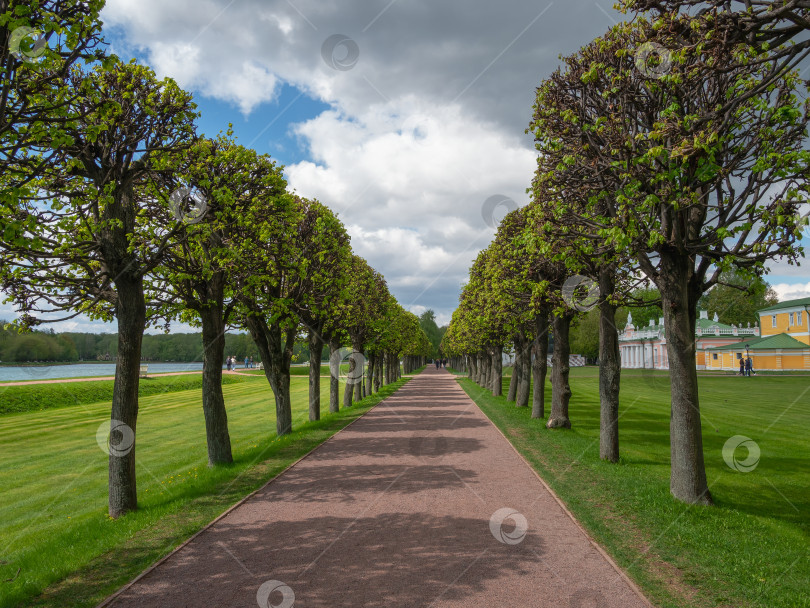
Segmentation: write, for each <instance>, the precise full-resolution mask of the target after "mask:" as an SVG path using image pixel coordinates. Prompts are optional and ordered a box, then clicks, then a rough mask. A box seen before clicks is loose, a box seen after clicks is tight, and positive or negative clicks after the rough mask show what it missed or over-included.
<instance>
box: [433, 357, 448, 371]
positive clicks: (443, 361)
mask: <svg viewBox="0 0 810 608" xmlns="http://www.w3.org/2000/svg"><path fill="white" fill-rule="evenodd" d="M433 362H434V363H435V364H436V369H439V368H440V367H447V359H434V360H433Z"/></svg>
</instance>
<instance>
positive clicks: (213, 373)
mask: <svg viewBox="0 0 810 608" xmlns="http://www.w3.org/2000/svg"><path fill="white" fill-rule="evenodd" d="M217 277H219V278H220V279H222V274H221V273H218V274H217V275H215V277H213V278H212V280H211V281H210V282H209V289H208V291H209V296H210V297H209V298H208V301H209V302H216V304H213V305H210V306H207V307H204V308H203V309H202V310H201V311H200V320H201V322H202V340H203V375H202V407H203V415H204V416H205V439H206V442H207V444H208V466H209V467H213V466H216V465H218V464H228V463H231V462H233V454H232V453H231V436H230V434H229V433H228V414H227V413H226V411H225V397H224V396H223V394H222V363H223V361H224V359H225V318H224V316H223V306H222V302H223V298H222V293H223V287H224V283H223V282H222V281H221V280H217Z"/></svg>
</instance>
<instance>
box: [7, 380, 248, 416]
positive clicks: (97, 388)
mask: <svg viewBox="0 0 810 608" xmlns="http://www.w3.org/2000/svg"><path fill="white" fill-rule="evenodd" d="M244 380H245V379H244V378H241V377H239V376H236V375H230V374H226V375H223V377H222V384H223V386H224V385H229V384H236V383H239V382H243V381H244ZM113 384H114V381H113V380H88V381H86V382H84V381H83V382H64V383H62V382H55V383H53V384H30V385H19V386H3V385H2V384H0V415H3V414H10V413H18V412H41V411H44V410H51V409H56V408H60V407H70V406H76V405H86V404H91V403H98V402H101V401H112V394H113ZM194 389H196V390H202V374H188V375H182V376H150V377H148V378H141V380H140V383H139V387H138V395H140V396H141V397H149V396H151V395H160V394H163V393H175V392H178V391H187V390H194Z"/></svg>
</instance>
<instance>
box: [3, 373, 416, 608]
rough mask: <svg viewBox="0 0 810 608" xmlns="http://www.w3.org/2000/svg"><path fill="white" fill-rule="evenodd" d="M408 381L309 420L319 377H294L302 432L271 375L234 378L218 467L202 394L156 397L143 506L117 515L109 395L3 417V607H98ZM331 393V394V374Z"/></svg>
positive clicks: (145, 433)
mask: <svg viewBox="0 0 810 608" xmlns="http://www.w3.org/2000/svg"><path fill="white" fill-rule="evenodd" d="M406 381H407V380H402V381H400V382H397V383H395V384H391V385H389V386H386V387H384V388H383V389H382V390H381V391H380V393H378V394H375V395H373V396H370V397H367V398H366V399H364V400H363V401H361V402H359V403H356V404H355V405H354V406H353V407H351V408H349V409H345V410H341V411H340V412H339V413H337V414H328V408H326V409H325V411H327V414H326V415H325V416H324V417H323V418H322V419H321V420H320V421H317V422H308V421H307V417H308V416H307V411H308V410H307V381H306V379H305V378H294V379H293V380H292V385H291V388H292V402H293V423H294V424H293V428H294V429H295V430H294V432H293V433H291V434H290V435H286V436H284V437H282V438H278V437H277V436H276V435H275V432H274V430H275V415H274V411H275V409H274V404H273V397H272V392H271V391H270V388H269V386H268V384H267V381H266V380H264V379H263V378H256V379H253V378H249V377H248V378H246V379H245V381H243V382H239V383H236V384H231V385H228V386H226V387H224V391H225V399H226V405H227V407H228V417H229V430H230V434H231V442H232V446H233V454H234V463H233V465H230V466H226V467H217V468H214V469H209V468H208V467H207V466H206V462H207V456H206V447H205V424H204V421H203V417H202V412H201V406H200V392H199V391H198V390H193V391H183V392H175V393H171V394H161V395H154V396H151V397H147V398H144V399H142V400H141V407H140V415H139V419H138V492H139V509H138V511H136V512H133V513H130V514H128V515H126V516H124V517H121V518H119V519H118V520H111V519H110V518H109V517H108V516H107V508H106V503H107V487H106V486H107V456H106V454H105V453H104V452H103V451H102V450H101V449H100V448H99V447H98V445H97V444H96V437H95V433H96V430H97V428H98V427H99V425H100V424H101V423H102V422H103V421H105V420H108V419H109V405H108V404H106V403H100V404H93V405H87V406H82V407H79V408H65V409H61V410H55V411H50V412H43V413H28V414H19V415H10V416H6V417H3V418H2V419H0V487H2V488H3V504H2V517H0V585H2V588H1V589H2V594H0V606H2V607H4V608H5V607H10V606H23V605H24V606H65V605H68V606H94V605H96V604H97V603H98V602H100V601H101V600H102V599H103V598H104V597H106V596H108V595H109V594H110V593H112V592H113V591H115V590H116V589H117V588H119V587H120V586H121V585H123V584H125V583H126V582H127V581H129V580H131V579H132V578H134V577H135V576H136V575H137V574H138V573H139V572H141V571H143V570H144V569H145V568H146V567H148V566H149V565H150V564H152V563H154V562H155V561H156V560H158V559H160V558H161V557H162V556H164V555H166V554H167V553H169V552H170V551H171V550H172V549H173V548H174V547H176V546H177V545H179V544H180V543H182V542H183V541H184V540H185V539H187V538H188V537H189V536H191V535H192V534H194V533H195V532H197V531H198V530H200V529H201V528H202V527H204V526H205V525H206V524H207V523H208V522H210V521H211V520H213V519H215V518H216V517H217V516H218V515H220V514H221V513H222V512H223V511H225V510H226V509H228V508H229V507H230V506H232V505H233V504H234V503H236V502H238V501H239V500H240V499H242V498H243V497H244V496H246V495H247V494H249V493H250V492H252V491H254V490H255V489H257V488H259V487H261V486H262V485H264V484H265V483H266V482H267V481H268V480H270V479H272V478H273V477H275V476H276V475H278V473H279V472H281V471H282V470H284V469H285V468H286V467H288V466H289V465H290V464H291V463H293V462H295V461H296V460H297V459H299V458H300V457H302V456H303V455H305V454H307V453H308V452H310V451H311V450H312V449H314V448H315V447H317V446H318V445H319V444H321V443H322V442H324V441H326V440H327V439H328V438H329V437H331V436H332V435H334V434H335V433H336V432H337V431H339V430H340V429H342V428H343V427H345V426H346V425H347V424H349V423H350V422H351V421H353V420H354V419H356V418H357V417H359V416H361V415H362V414H364V413H365V412H367V411H368V410H369V409H370V408H371V407H373V406H374V405H376V404H377V403H379V402H380V401H381V400H382V399H384V398H385V397H387V396H388V395H390V394H392V393H393V392H394V391H396V389H397V388H399V387H400V386H401V385H402V384H403V383H404V382H406ZM324 389H325V391H324ZM322 391H323V392H322V394H324V395H326V399H328V379H327V380H325V381H324V383H323V384H322ZM8 579H11V581H10V582H9V581H8ZM2 581H6V582H2Z"/></svg>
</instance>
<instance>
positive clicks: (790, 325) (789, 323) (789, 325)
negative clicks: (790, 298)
mask: <svg viewBox="0 0 810 608" xmlns="http://www.w3.org/2000/svg"><path fill="white" fill-rule="evenodd" d="M788 327H793V313H790V316H789V317H788Z"/></svg>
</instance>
